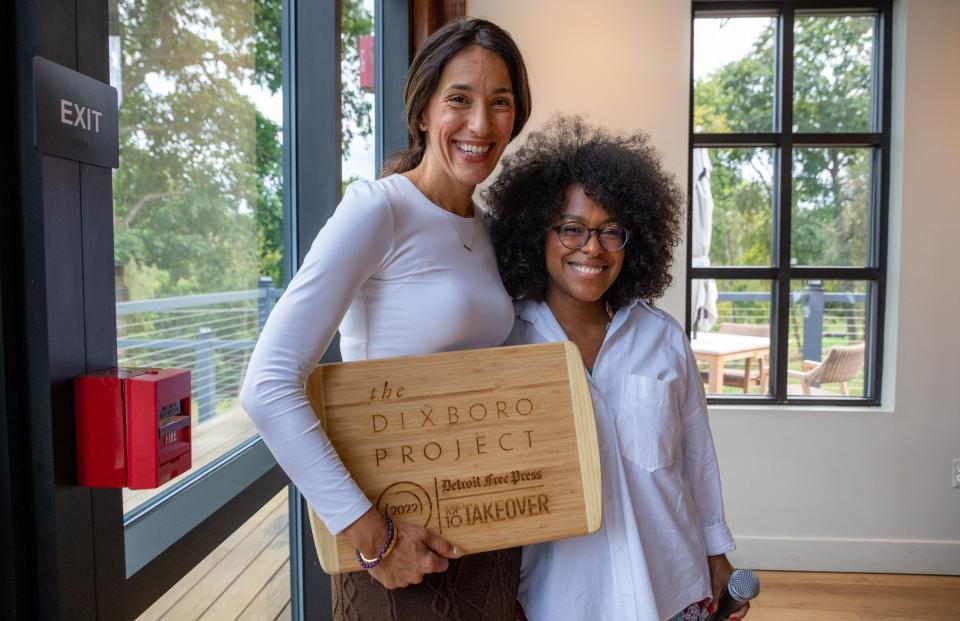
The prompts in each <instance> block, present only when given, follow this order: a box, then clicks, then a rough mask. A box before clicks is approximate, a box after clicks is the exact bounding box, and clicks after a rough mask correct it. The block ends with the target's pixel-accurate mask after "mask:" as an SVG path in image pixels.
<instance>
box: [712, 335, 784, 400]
mask: <svg viewBox="0 0 960 621" xmlns="http://www.w3.org/2000/svg"><path fill="white" fill-rule="evenodd" d="M717 332H719V333H721V334H739V335H741V336H765V337H767V338H769V337H770V324H768V323H732V322H725V323H721V324H720V325H719V326H717ZM752 362H753V360H752V359H751V358H747V359H746V360H744V361H743V368H742V369H738V368H726V367H724V369H723V385H724V386H731V387H733V388H740V389H742V390H743V392H744V394H746V393H747V392H749V390H750V387H751V386H757V387H759V390H760V393H761V394H762V393H764V392H766V390H767V372H768V371H769V365H768V364H766V362H767V357H766V356H762V357H760V358H757V372H756V374H753V373H751V372H750V371H751V369H750V367H751V366H752V364H751V363H752ZM700 376H701V377H702V378H703V381H705V382H706V381H707V378H708V376H709V373H708V372H707V371H701V372H700Z"/></svg>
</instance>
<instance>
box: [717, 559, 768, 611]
mask: <svg viewBox="0 0 960 621" xmlns="http://www.w3.org/2000/svg"><path fill="white" fill-rule="evenodd" d="M759 593H760V579H759V578H757V574H755V573H753V572H752V571H750V570H749V569H737V570H735V571H734V572H733V573H732V574H730V581H729V582H728V583H727V588H725V589H724V590H723V593H721V594H720V599H719V600H717V610H716V611H715V612H714V613H713V614H712V615H710V616H709V617H707V621H723V620H724V619H726V618H727V616H728V615H729V614H730V612H731V611H732V610H733V609H734V608H738V607H739V606H740V604H742V603H743V602H747V601H750V600H751V599H753V598H754V597H756V596H757V595H758V594H759Z"/></svg>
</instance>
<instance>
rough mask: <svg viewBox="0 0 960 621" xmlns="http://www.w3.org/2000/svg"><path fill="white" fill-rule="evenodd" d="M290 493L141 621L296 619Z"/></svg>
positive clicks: (240, 531)
mask: <svg viewBox="0 0 960 621" xmlns="http://www.w3.org/2000/svg"><path fill="white" fill-rule="evenodd" d="M290 618H291V616H290V547H289V534H288V531H287V490H286V489H284V490H283V491H282V492H280V493H279V494H277V495H276V496H275V497H274V498H273V499H272V500H271V501H270V502H268V503H267V504H266V505H264V507H263V508H262V509H260V511H258V512H257V513H255V514H254V515H253V517H251V518H250V519H249V520H248V521H247V522H246V523H244V525H243V526H241V527H240V528H239V529H237V531H236V532H234V533H233V534H232V535H230V537H228V538H227V539H226V541H224V542H223V543H222V544H221V545H220V546H219V547H218V548H217V549H216V550H214V551H213V552H212V553H210V555H209V556H207V558H205V559H204V560H203V561H201V562H200V564H199V565H197V566H196V567H194V568H193V570H192V571H190V573H188V574H187V575H186V576H184V577H183V578H182V579H181V580H180V582H178V583H177V584H176V585H174V587H173V588H172V589H170V590H169V591H167V593H166V594H165V595H164V596H163V597H162V598H160V599H159V600H157V601H156V602H155V603H154V604H153V606H151V607H150V608H148V609H147V610H146V612H144V613H143V614H142V615H141V616H140V617H139V619H141V620H144V621H152V620H155V619H165V620H167V621H190V620H193V619H205V620H210V621H214V620H220V619H224V620H226V619H243V620H250V621H253V620H257V621H259V620H262V619H282V620H287V619H290Z"/></svg>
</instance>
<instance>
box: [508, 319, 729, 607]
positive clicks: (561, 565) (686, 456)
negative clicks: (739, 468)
mask: <svg viewBox="0 0 960 621" xmlns="http://www.w3.org/2000/svg"><path fill="white" fill-rule="evenodd" d="M517 309H518V317H517V321H516V323H515V324H514V328H513V332H512V333H511V334H510V337H509V339H508V340H507V343H508V344H511V345H516V344H523V343H543V342H549V341H562V340H567V337H566V335H565V334H564V332H563V329H562V328H561V327H560V324H559V323H558V322H557V320H556V318H554V316H553V313H552V312H551V311H550V309H549V307H547V305H546V304H545V303H542V302H540V303H537V302H530V301H521V302H518V303H517ZM589 383H590V392H591V394H592V396H593V407H594V411H595V413H596V419H597V436H598V439H599V443H600V464H601V471H602V477H603V523H602V525H601V527H600V530H598V531H597V532H595V533H593V534H591V535H587V536H585V537H576V538H573V539H565V540H561V541H552V542H548V543H543V544H537V545H531V546H526V547H524V549H523V566H522V570H521V584H520V602H521V603H522V604H523V607H524V610H525V611H526V613H527V616H528V617H529V618H530V619H531V621H540V620H541V619H564V620H573V619H584V620H589V621H599V620H601V619H640V620H644V621H662V620H663V619H668V618H670V617H671V616H673V615H675V614H676V613H678V612H680V611H681V610H683V609H684V608H685V607H686V606H688V605H690V604H692V603H694V602H697V601H700V600H702V599H704V598H707V597H709V596H710V595H711V589H710V572H709V569H708V567H707V556H708V555H714V554H722V553H724V552H728V551H729V550H731V549H733V547H734V544H733V537H732V536H731V534H730V529H729V528H727V525H726V522H725V521H724V517H723V501H722V498H721V495H720V474H719V470H718V467H717V457H716V453H715V451H714V446H713V438H712V436H711V435H710V426H709V424H708V422H707V405H706V400H705V399H704V394H703V384H702V382H701V380H700V373H699V371H698V369H697V364H696V360H695V359H694V356H693V352H692V351H691V350H690V345H689V343H688V341H687V338H686V335H685V334H684V332H683V329H682V328H681V327H680V326H679V325H678V324H677V322H676V321H674V320H673V318H672V317H670V316H668V315H666V314H665V313H663V312H661V311H659V310H656V309H653V308H651V307H649V306H647V305H646V304H644V303H643V302H634V303H633V304H631V305H629V306H627V307H624V308H621V309H620V310H619V311H618V312H617V313H616V315H615V316H614V317H613V320H612V322H611V324H610V327H609V328H608V330H607V334H606V337H605V339H604V342H603V345H602V347H601V348H600V352H599V354H598V355H597V359H596V363H595V365H594V368H593V374H592V376H591V377H590V378H589Z"/></svg>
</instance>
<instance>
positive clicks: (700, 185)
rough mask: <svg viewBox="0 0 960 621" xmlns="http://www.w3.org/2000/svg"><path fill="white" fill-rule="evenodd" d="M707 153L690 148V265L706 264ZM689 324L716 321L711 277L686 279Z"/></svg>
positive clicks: (709, 225)
mask: <svg viewBox="0 0 960 621" xmlns="http://www.w3.org/2000/svg"><path fill="white" fill-rule="evenodd" d="M710 169H711V166H710V157H709V154H708V153H707V150H706V149H694V150H693V193H692V194H693V195H692V196H691V200H692V202H693V227H692V229H693V235H692V239H691V240H690V243H691V265H692V266H693V267H709V266H710V234H711V232H712V230H713V194H712V193H711V192H710ZM690 314H691V316H690V327H691V329H692V330H693V332H694V334H696V333H697V331H698V330H704V331H707V330H709V329H710V328H712V327H713V324H715V323H716V322H717V283H716V281H715V280H713V279H712V278H710V279H696V280H694V281H693V282H691V283H690Z"/></svg>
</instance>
